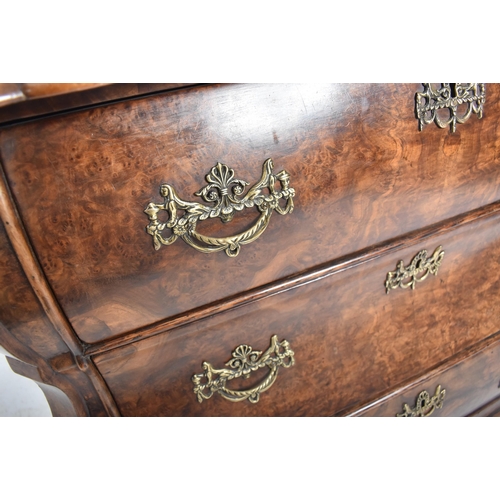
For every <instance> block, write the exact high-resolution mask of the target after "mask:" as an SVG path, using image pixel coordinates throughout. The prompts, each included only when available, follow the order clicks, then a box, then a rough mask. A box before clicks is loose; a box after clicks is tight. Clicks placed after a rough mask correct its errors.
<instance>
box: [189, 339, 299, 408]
mask: <svg viewBox="0 0 500 500" xmlns="http://www.w3.org/2000/svg"><path fill="white" fill-rule="evenodd" d="M294 356H295V353H294V352H293V351H292V350H291V349H290V344H289V343H288V341H287V340H282V341H281V342H279V341H278V336H277V335H273V336H272V337H271V345H270V347H269V348H268V349H267V350H266V351H265V352H264V353H262V351H254V350H253V349H252V347H250V346H249V345H246V344H243V345H240V346H238V347H237V348H236V349H235V350H234V351H233V353H232V358H231V360H229V361H228V362H227V363H226V366H228V367H229V368H222V369H216V368H214V367H213V366H212V365H211V364H210V363H207V362H206V361H205V362H204V363H203V364H202V366H203V373H200V374H196V375H193V377H192V381H193V384H194V389H193V390H194V393H195V394H196V397H197V398H198V401H199V402H200V403H202V402H203V400H205V399H210V398H211V397H212V396H213V395H214V394H216V393H218V394H220V395H221V396H222V397H223V398H224V399H227V400H229V401H233V402H238V401H244V400H246V399H248V401H250V402H251V403H257V402H258V401H259V398H260V395H261V394H262V393H263V392H265V391H267V390H268V389H269V388H270V387H271V386H272V385H273V384H274V382H275V381H276V377H277V376H278V370H279V368H280V367H284V368H289V367H290V366H293V365H294V364H295V358H294ZM260 368H267V369H269V375H268V376H267V377H266V378H265V379H264V380H263V381H262V382H260V383H259V384H258V385H256V386H255V387H252V388H250V389H247V390H244V391H236V390H232V389H229V388H228V387H227V386H226V384H227V383H228V382H229V381H231V380H233V379H236V378H240V377H243V378H248V377H249V376H250V374H251V373H252V372H254V371H256V370H258V369H260ZM202 380H205V383H202Z"/></svg>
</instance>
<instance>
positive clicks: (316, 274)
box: [84, 202, 500, 355]
mask: <svg viewBox="0 0 500 500" xmlns="http://www.w3.org/2000/svg"><path fill="white" fill-rule="evenodd" d="M499 212H500V202H496V203H492V204H490V205H486V206H484V207H481V208H478V209H476V210H471V211H470V212H467V213H466V214H462V215H459V216H456V217H452V218H451V219H448V220H445V221H442V222H439V223H437V224H433V225H431V226H427V227H424V228H421V229H418V230H416V231H411V232H410V233H407V234H405V235H403V237H398V238H394V239H391V240H387V241H384V242H383V243H380V244H378V245H373V246H371V247H369V248H365V249H363V250H361V251H359V252H354V253H352V254H348V255H344V256H342V257H341V258H339V259H335V260H333V261H331V262H328V263H326V264H325V265H321V266H318V267H316V268H313V269H309V270H307V271H305V272H303V273H299V274H296V275H294V276H291V277H287V278H284V279H281V280H278V281H275V282H273V283H271V284H268V285H264V286H262V287H258V288H254V289H250V290H247V291H245V292H243V293H241V294H237V295H234V296H232V297H230V298H228V299H225V300H221V301H218V302H214V303H211V304H208V305H205V306H202V307H199V308H196V309H191V310H188V311H185V312H184V313H182V314H179V315H177V316H174V317H173V318H169V319H167V320H165V321H159V322H158V323H156V324H154V325H149V326H146V327H143V328H139V329H137V330H136V331H133V332H130V333H128V334H125V335H121V336H119V337H116V338H113V339H108V340H105V341H103V342H99V343H95V344H86V345H84V352H85V354H86V355H95V354H101V353H103V352H106V351H109V350H112V349H116V348H117V347H122V346H125V345H128V344H131V343H133V342H136V341H138V340H143V339H146V338H149V337H153V336H155V335H159V334H164V333H167V332H169V331H170V330H173V329H175V328H178V327H180V326H185V325H188V324H190V323H193V322H195V321H199V320H202V319H204V318H208V317H211V316H214V315H215V314H220V313H223V312H224V311H228V310H230V309H232V308H235V307H239V306H242V305H245V304H249V303H251V302H255V301H258V300H262V299H265V298H266V297H270V296H272V295H275V294H278V293H282V292H286V291H287V290H290V289H292V288H296V287H302V286H304V285H307V284H308V283H313V282H315V281H317V280H319V279H324V278H327V277H328V276H331V275H333V274H336V273H338V272H340V271H342V270H345V269H349V268H351V267H353V266H357V265H360V264H363V263H365V262H370V261H372V260H373V259H376V258H378V257H380V256H381V255H383V254H384V253H386V252H388V251H394V250H396V249H403V248H408V247H410V246H413V245H415V244H416V243H417V242H418V241H420V240H421V239H422V238H427V237H429V236H431V235H433V236H435V237H439V236H444V235H445V234H447V233H449V232H450V231H454V230H456V229H457V228H458V227H460V226H463V225H466V224H471V223H474V222H477V221H478V220H479V219H482V218H484V217H490V216H493V215H495V214H497V213H499Z"/></svg>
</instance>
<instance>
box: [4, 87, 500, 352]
mask: <svg viewBox="0 0 500 500" xmlns="http://www.w3.org/2000/svg"><path fill="white" fill-rule="evenodd" d="M421 90H422V86H421V85H420V84H413V85H367V84H362V85H346V84H337V85H303V86H301V85H298V86H297V85H234V86H230V85H220V86H218V85H212V86H201V87H195V88H190V89H182V90H178V91H175V92H170V93H166V94H160V95H154V96H149V97H145V98H142V99H136V100H133V101H124V102H120V103H116V104H109V105H104V106H101V107H96V108H92V109H87V110H82V111H77V112H74V113H70V114H64V115H56V116H53V117H49V118H41V119H38V120H32V121H29V122H26V123H21V124H18V125H13V126H8V127H4V128H3V129H1V130H0V151H1V153H2V162H3V166H4V169H5V172H6V176H7V180H8V183H9V185H10V188H11V190H12V193H13V196H14V199H15V201H16V203H17V208H18V210H19V212H20V215H21V217H22V221H23V223H24V225H25V227H26V230H27V232H28V234H29V236H30V241H31V243H32V244H33V247H34V250H35V252H36V255H37V256H38V258H39V259H40V262H41V265H42V267H43V271H44V273H45V275H46V276H47V279H48V281H49V283H50V286H51V288H52V289H53V291H54V293H55V296H56V298H57V300H58V301H59V303H60V304H61V306H62V309H63V311H64V313H65V315H67V317H68V319H69V321H70V323H71V325H72V327H73V328H74V329H75V331H76V333H77V335H78V336H79V338H81V339H82V340H83V341H85V342H87V343H95V342H101V341H105V340H106V339H109V338H113V337H116V336H118V335H122V334H124V333H126V332H129V331H131V330H135V329H138V328H143V327H145V326H146V325H150V324H153V323H155V322H159V321H163V320H165V319H167V318H169V317H173V316H176V315H179V314H183V313H184V312H185V311H187V310H191V309H195V308H198V307H201V306H204V305H206V304H207V303H213V302H216V301H218V300H222V299H225V298H227V297H230V296H233V295H235V294H238V293H242V292H246V291H247V290H251V289H254V288H256V287H260V286H263V285H266V284H268V283H272V282H273V281H275V280H277V279H283V278H285V277H287V276H291V275H293V274H295V273H300V272H303V271H305V270H307V269H311V268H313V267H314V266H318V265H322V264H324V263H325V262H329V261H331V260H332V259H336V258H340V257H342V256H343V255H347V254H349V253H352V252H355V251H358V250H361V249H363V248H366V247H368V246H370V245H374V244H377V243H381V242H383V241H385V240H387V239H390V238H394V237H397V236H401V235H403V234H405V233H407V232H409V231H411V230H416V229H418V228H421V227H425V226H427V225H429V224H433V223H437V222H439V221H441V220H444V219H446V218H448V217H452V216H455V215H458V214H461V213H465V212H467V211H469V210H471V209H475V208H479V207H481V206H483V205H486V204H488V203H491V202H493V201H495V200H497V199H499V198H500V168H498V165H497V160H496V151H497V150H498V149H499V148H500V138H499V137H498V136H497V133H496V131H497V130H498V128H499V118H500V102H499V99H498V97H499V95H500V87H499V86H497V85H489V86H487V90H486V92H487V97H486V102H485V103H484V117H483V118H482V119H477V117H476V116H471V117H470V119H469V120H468V121H467V122H466V123H463V124H459V125H458V126H457V130H456V132H455V133H450V132H449V131H448V130H442V129H440V128H438V127H437V126H435V125H433V124H430V125H427V126H425V127H424V128H423V130H422V131H419V127H418V120H417V119H416V118H415V95H416V93H417V92H418V91H421ZM268 158H272V160H273V162H274V172H275V173H276V174H278V173H279V172H282V171H286V172H287V173H288V174H289V176H290V187H292V188H293V189H294V190H295V196H294V197H293V202H294V210H293V213H289V214H288V215H286V216H284V217H282V216H280V215H274V216H273V217H272V219H271V221H270V223H269V226H268V228H267V229H266V231H265V232H263V233H262V234H260V235H259V237H258V239H257V240H256V241H254V242H252V243H251V244H249V245H247V246H245V247H243V248H242V250H241V251H239V254H238V255H237V256H236V257H235V258H228V257H227V255H226V252H225V251H222V252H217V253H213V254H208V255H206V254H203V253H200V252H199V251H198V250H196V249H195V248H192V247H190V246H188V245H187V244H186V243H185V242H183V241H178V242H176V243H175V244H171V245H169V246H163V247H162V248H161V249H160V250H155V248H154V241H153V237H152V235H151V234H148V233H147V232H146V230H145V228H146V226H148V222H150V220H148V215H146V214H145V213H144V210H145V209H147V207H148V205H149V204H150V203H156V204H160V203H163V198H162V195H161V193H160V186H161V185H169V186H171V187H173V188H175V192H176V193H177V195H178V197H179V199H181V200H183V201H185V202H202V201H204V200H203V197H202V196H200V195H198V196H197V195H196V194H195V193H200V194H201V190H202V189H203V188H204V187H206V186H207V181H206V176H207V174H209V173H210V172H211V170H212V169H213V168H214V166H216V165H217V164H222V165H226V166H227V167H228V168H229V169H232V170H234V179H238V180H241V181H245V183H248V184H245V185H243V184H239V185H238V186H239V187H240V188H241V189H244V193H243V194H242V195H241V196H242V197H244V195H245V193H246V192H247V191H246V190H245V189H247V188H248V187H251V186H252V185H253V184H254V183H255V182H256V181H258V179H259V178H260V176H261V172H262V165H263V163H264V162H265V161H266V159H268ZM278 184H279V183H277V186H276V187H277V189H278V191H279V190H282V189H283V188H281V187H280V186H279V185H278ZM232 186H234V184H233V185H232ZM223 189H224V188H223ZM230 189H231V186H230ZM263 192H265V193H266V194H267V193H268V191H267V190H264V191H263ZM229 194H231V191H229ZM289 199H290V198H289ZM206 205H207V206H208V205H209V204H206ZM34 207H36V208H34ZM221 213H222V212H221ZM260 216H261V214H260V213H259V212H258V210H257V209H255V208H251V207H248V208H245V209H244V210H241V211H238V210H235V213H234V218H233V220H232V221H231V222H230V223H227V224H223V223H222V222H221V220H220V219H219V218H218V217H215V218H210V217H209V218H207V219H206V220H200V221H199V222H198V223H197V227H196V231H197V232H198V233H200V234H202V235H205V236H209V237H214V238H219V239H224V238H227V237H232V236H234V235H237V234H240V233H245V232H246V231H248V230H249V229H250V228H252V227H254V226H255V225H256V224H257V221H258V220H259V217H260ZM158 217H159V222H160V223H163V222H167V220H168V217H169V214H168V213H167V211H162V212H161V213H159V214H158ZM200 219H201V217H200ZM150 229H151V228H150ZM172 229H173V228H172ZM175 229H176V230H177V231H178V232H179V231H182V227H181V226H176V228H175ZM152 231H153V233H154V230H152ZM154 234H156V233H154ZM161 234H162V235H163V238H169V237H170V235H171V234H172V232H171V230H170V229H168V228H165V229H164V231H163V232H162V233H161ZM174 236H177V235H174ZM184 237H185V238H187V237H188V236H186V234H184ZM203 245H205V244H204V243H203ZM207 246H208V247H210V244H209V245H207ZM235 248H236V247H235ZM432 250H434V249H432ZM230 251H232V250H230ZM429 251H431V249H429Z"/></svg>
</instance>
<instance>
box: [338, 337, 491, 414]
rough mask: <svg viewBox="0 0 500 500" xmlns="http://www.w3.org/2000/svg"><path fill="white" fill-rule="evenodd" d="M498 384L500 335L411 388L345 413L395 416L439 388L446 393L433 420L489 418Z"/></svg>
mask: <svg viewBox="0 0 500 500" xmlns="http://www.w3.org/2000/svg"><path fill="white" fill-rule="evenodd" d="M499 382H500V333H497V334H496V335H494V336H492V337H490V338H488V339H486V340H484V341H482V342H479V343H478V344H476V345H474V346H473V347H472V348H469V349H466V350H465V351H463V352H461V353H460V354H459V355H458V356H454V357H452V358H450V359H449V360H448V361H447V362H445V363H444V364H443V365H441V366H439V367H437V368H436V369H434V370H431V371H429V372H428V373H426V374H425V375H423V376H422V377H420V378H419V379H418V380H415V381H412V382H411V384H409V385H408V386H405V387H401V388H398V389H397V390H394V391H393V392H392V393H391V394H388V395H385V396H383V397H380V398H378V399H377V400H376V401H375V402H374V403H372V404H369V405H366V406H365V407H364V408H360V409H357V410H356V411H353V412H346V413H345V415H346V416H357V417H394V416H396V414H399V413H402V412H403V404H404V403H407V404H408V405H409V406H410V407H411V408H412V407H414V406H415V401H416V398H417V397H418V395H419V394H420V392H421V391H427V392H428V393H429V394H430V395H433V394H434V391H435V389H436V387H437V386H438V385H441V388H442V389H445V390H446V395H445V398H444V402H443V407H442V408H441V409H436V410H435V411H434V413H433V414H432V415H430V416H431V417H458V416H467V415H470V414H471V413H472V414H477V416H483V415H489V414H492V413H494V412H495V410H498V408H499V404H500V401H499V399H498V398H500V387H499ZM478 408H479V410H477V409H478ZM471 416H475V415H471Z"/></svg>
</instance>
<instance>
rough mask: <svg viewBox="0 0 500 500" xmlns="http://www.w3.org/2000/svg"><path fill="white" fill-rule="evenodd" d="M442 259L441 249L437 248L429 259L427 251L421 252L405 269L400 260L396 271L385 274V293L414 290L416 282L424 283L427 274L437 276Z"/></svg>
mask: <svg viewBox="0 0 500 500" xmlns="http://www.w3.org/2000/svg"><path fill="white" fill-rule="evenodd" d="M443 257H444V251H443V247H441V246H439V247H437V248H436V250H434V253H433V254H432V256H431V257H429V258H427V250H421V251H420V252H418V253H417V255H415V257H413V259H412V261H411V262H410V265H409V266H406V267H405V265H404V262H403V261H402V260H400V261H399V263H398V265H397V266H396V270H395V271H393V272H389V273H387V278H386V280H385V290H386V293H389V291H390V290H393V289H394V288H398V287H401V288H409V287H411V288H412V290H414V289H415V284H416V283H417V282H419V281H424V280H425V278H427V276H429V274H434V275H436V274H437V272H438V269H439V266H440V265H441V262H442V261H443Z"/></svg>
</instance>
